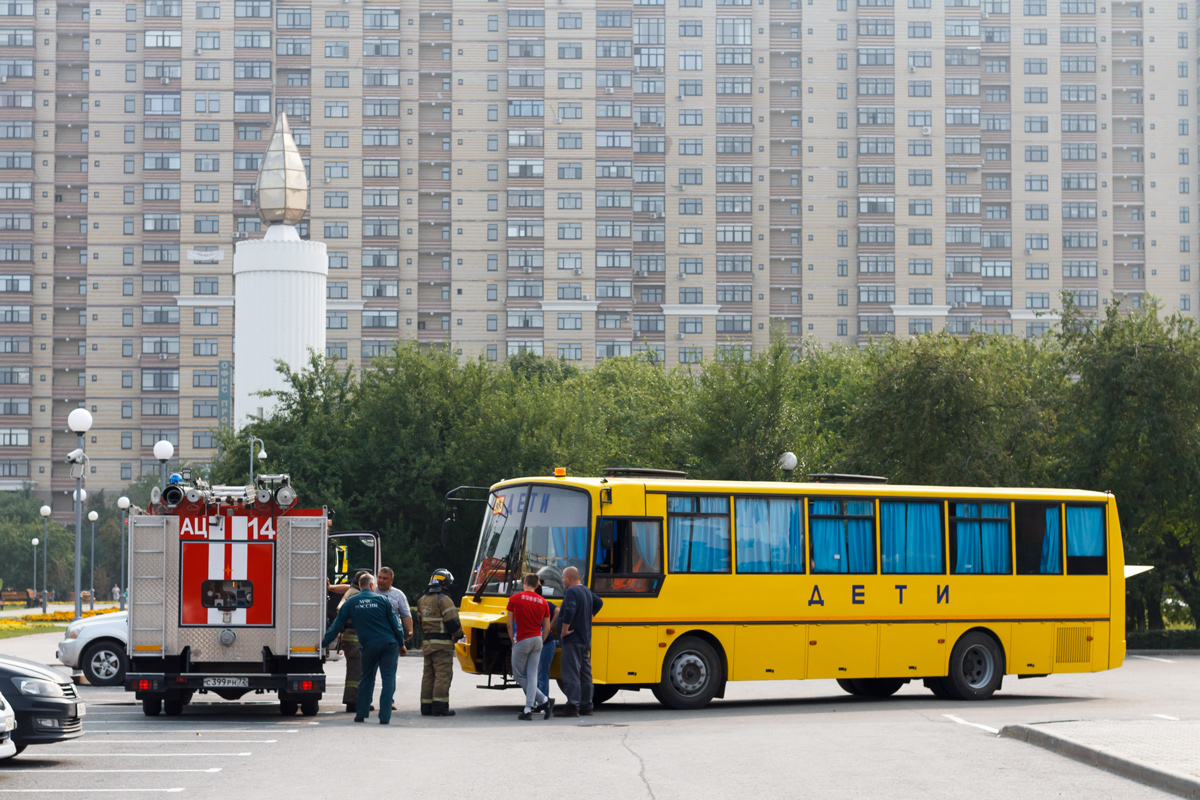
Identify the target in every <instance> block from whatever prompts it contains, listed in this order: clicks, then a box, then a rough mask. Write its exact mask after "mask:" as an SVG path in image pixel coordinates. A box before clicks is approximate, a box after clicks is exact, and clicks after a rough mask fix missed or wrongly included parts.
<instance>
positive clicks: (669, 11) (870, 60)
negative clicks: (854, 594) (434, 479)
mask: <svg viewBox="0 0 1200 800" xmlns="http://www.w3.org/2000/svg"><path fill="white" fill-rule="evenodd" d="M1196 13H1197V7H1196V6H1195V5H1194V4H1189V3H1174V2H1158V3H1153V2H1150V0H1146V1H1145V2H1141V1H1138V2H1129V1H1127V0H1117V1H1115V2H1114V1H1113V0H1020V3H1017V2H1015V0H895V2H893V0H816V1H814V0H589V2H583V1H582V0H557V1H556V2H554V3H541V2H519V3H518V2H516V1H515V0H512V1H511V2H509V3H508V4H507V5H506V4H504V3H501V2H489V1H488V0H403V1H402V2H396V1H395V0H393V1H392V2H375V0H371V2H366V1H365V0H348V1H347V0H319V1H317V0H307V1H303V2H301V1H294V0H288V1H286V2H285V1H284V0H141V1H140V2H136V3H125V2H113V1H110V0H93V2H91V3H90V4H89V3H87V2H80V1H79V0H70V1H68V0H58V2H54V0H0V81H2V82H3V83H2V84H0V136H2V138H0V262H3V263H2V264H0V270H2V272H3V273H4V274H3V277H0V289H2V290H3V292H4V297H3V299H0V342H2V343H3V348H2V353H0V359H2V360H3V364H2V365H0V383H3V384H4V389H5V391H4V392H3V393H4V394H6V395H7V397H5V398H0V411H3V428H0V430H2V431H3V432H2V433H0V481H3V482H4V483H3V484H0V485H3V486H7V487H8V488H13V487H16V486H19V485H21V484H22V483H24V482H33V483H35V484H36V485H37V488H38V490H39V491H40V492H43V493H46V492H50V493H52V494H53V497H54V505H55V508H56V509H63V510H65V509H66V508H67V506H68V505H69V490H70V489H72V488H73V482H71V481H70V479H69V477H68V474H67V470H66V465H65V464H62V463H58V462H61V456H62V455H63V454H64V453H65V452H66V451H68V450H70V449H71V448H72V447H73V446H74V439H73V438H72V436H71V435H70V434H69V433H67V429H66V416H67V413H68V412H69V411H70V410H71V409H72V408H75V407H76V406H78V405H86V406H87V407H88V408H89V409H90V410H91V411H93V413H94V416H95V419H96V424H95V426H94V427H93V429H92V431H91V432H90V433H89V437H90V438H89V440H88V441H89V454H90V456H91V458H92V461H91V466H90V472H89V475H88V477H89V479H90V481H89V485H90V486H91V487H92V488H101V487H112V488H117V487H121V486H124V485H126V484H127V483H128V482H129V481H130V480H131V479H133V478H136V477H137V476H138V475H139V474H140V473H141V472H142V471H143V470H146V469H148V468H156V467H157V462H155V461H154V460H153V456H152V454H151V448H152V446H153V444H154V443H155V442H156V441H157V440H159V439H160V438H167V439H169V440H171V441H172V442H173V443H174V444H175V445H176V446H177V452H178V453H179V454H180V455H181V456H182V457H184V458H186V459H189V460H192V461H204V460H206V459H208V458H210V457H211V454H212V452H213V450H212V447H213V439H212V436H211V434H210V430H211V429H213V428H214V427H215V426H216V425H218V424H220V423H222V422H232V420H231V419H230V416H231V412H230V411H229V402H228V399H229V396H230V389H231V387H230V384H229V381H230V380H231V370H230V365H231V363H232V361H233V349H234V342H233V336H232V333H233V320H232V313H233V300H232V293H233V284H232V274H231V273H232V262H233V249H234V247H236V245H237V243H238V242H240V241H242V240H244V239H247V238H252V237H257V236H261V235H262V234H261V231H260V224H259V222H258V218H257V216H256V214H255V203H254V195H253V183H254V177H255V171H256V170H257V168H258V160H259V158H260V156H261V153H262V151H263V150H264V148H265V146H266V143H267V140H268V139H269V137H270V130H271V124H272V120H273V117H274V115H275V114H277V113H279V112H283V113H286V114H287V115H288V116H289V119H290V121H291V124H292V128H293V131H294V133H295V138H296V141H297V143H298V144H299V145H300V147H301V151H302V153H303V155H304V158H305V161H306V164H307V165H308V167H309V172H310V183H311V187H312V194H311V209H310V213H309V216H308V218H307V220H306V221H305V222H304V223H303V224H302V226H301V233H302V235H308V236H311V237H312V238H320V239H322V240H323V241H325V242H326V244H327V247H328V255H329V268H330V269H329V277H328V286H327V296H328V309H329V310H328V316H327V320H326V326H327V342H328V344H327V350H328V352H329V353H331V354H335V355H337V356H339V357H340V358H343V359H346V360H348V361H350V362H354V363H360V364H361V363H363V362H365V361H367V360H369V359H370V357H371V356H373V355H375V354H378V353H381V352H385V351H386V350H387V349H388V348H389V347H390V346H391V344H392V343H393V342H394V341H396V340H397V339H405V338H408V339H416V340H417V341H419V342H421V343H422V344H426V345H429V346H449V347H451V348H453V349H454V350H455V352H457V353H460V354H461V355H462V356H463V357H464V358H475V357H483V358H486V359H489V360H500V359H504V358H505V357H507V356H508V355H511V354H513V353H517V352H521V351H526V350H531V351H534V352H537V353H542V354H546V355H550V356H560V357H562V358H564V359H568V360H570V361H573V362H577V363H579V364H581V365H587V364H591V363H594V362H595V361H596V360H597V359H601V358H604V357H607V356H612V355H623V354H629V353H632V352H635V351H638V350H642V349H647V350H649V351H651V352H652V353H654V354H655V355H656V356H657V357H658V358H660V359H662V360H663V361H664V362H665V363H666V364H667V365H675V364H678V363H684V364H686V363H694V362H697V361H699V360H700V359H703V358H709V357H712V356H714V355H716V354H717V353H718V352H721V351H723V350H732V351H733V352H735V353H743V352H749V351H750V349H751V348H754V347H759V346H763V345H765V344H766V343H767V342H768V340H769V338H770V336H771V335H772V333H773V332H778V333H782V334H783V335H785V336H788V337H792V338H794V339H799V338H800V337H805V336H807V337H815V338H816V339H818V340H820V341H822V342H826V343H846V344H849V343H855V342H861V341H865V340H866V339H867V338H868V337H872V336H879V335H883V334H896V335H898V336H905V335H909V334H916V333H920V332H924V331H937V330H942V329H948V330H951V331H954V332H957V333H968V332H970V331H973V330H985V331H990V332H997V333H1012V334H1014V335H1020V336H1036V335H1039V334H1040V333H1042V332H1044V331H1045V330H1046V329H1047V327H1048V326H1049V325H1051V324H1052V323H1053V321H1054V319H1055V315H1054V311H1055V309H1057V308H1059V307H1060V305H1061V301H1060V299H1059V298H1060V293H1061V292H1062V291H1064V290H1066V291H1070V292H1072V293H1073V295H1074V299H1075V302H1076V304H1078V305H1080V306H1082V307H1083V308H1084V309H1085V310H1089V311H1095V312H1099V311H1100V310H1101V309H1102V308H1103V306H1104V304H1105V303H1106V302H1111V300H1112V298H1113V297H1120V298H1124V299H1125V302H1128V303H1138V302H1142V301H1143V300H1144V298H1146V297H1147V296H1149V295H1154V296H1156V297H1158V298H1160V299H1161V301H1162V303H1163V305H1164V306H1165V308H1166V309H1167V310H1168V311H1177V310H1178V311H1182V312H1184V313H1190V314H1193V315H1194V314H1195V313H1196V312H1195V310H1194V309H1193V307H1192V304H1193V302H1195V288H1194V286H1195V284H1194V282H1193V276H1192V272H1193V262H1194V257H1193V256H1192V244H1193V241H1194V240H1196V244H1197V246H1200V230H1198V229H1197V220H1193V219H1192V214H1191V209H1192V208H1193V207H1194V206H1195V203H1194V202H1193V201H1192V194H1191V190H1192V188H1193V184H1194V183H1195V182H1196V180H1197V174H1196V170H1195V167H1194V165H1192V164H1191V159H1192V157H1193V154H1194V153H1196V144H1197V141H1196V131H1195V130H1194V129H1193V126H1194V125H1195V124H1196V120H1195V117H1194V114H1193V111H1192V108H1191V104H1192V103H1193V102H1194V101H1195V100H1198V99H1200V97H1197V92H1196V83H1197V82H1196V77H1195V76H1194V75H1192V74H1191V73H1192V71H1194V70H1196V69H1197V62H1196V56H1197V52H1198V48H1197V47H1196V41H1195V39H1196V38H1197V33H1196V29H1195V24H1194V22H1193V18H1194V17H1195V15H1196ZM1197 188H1198V190H1200V187H1197ZM239 346H241V347H243V348H245V347H253V346H254V343H253V342H241V343H239Z"/></svg>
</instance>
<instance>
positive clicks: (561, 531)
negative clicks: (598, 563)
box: [550, 526, 599, 570]
mask: <svg viewBox="0 0 1200 800" xmlns="http://www.w3.org/2000/svg"><path fill="white" fill-rule="evenodd" d="M550 538H551V540H552V541H553V542H554V552H555V553H556V554H557V555H558V558H559V560H563V559H565V560H566V563H565V564H563V565H562V566H563V567H564V568H565V567H570V566H575V567H579V568H580V570H583V569H584V568H585V566H584V565H585V564H586V563H587V540H588V529H587V528H586V527H583V526H579V527H574V526H572V527H569V528H555V527H551V528H550ZM597 547H599V545H597Z"/></svg>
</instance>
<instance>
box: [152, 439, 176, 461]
mask: <svg viewBox="0 0 1200 800" xmlns="http://www.w3.org/2000/svg"><path fill="white" fill-rule="evenodd" d="M173 455H175V445H173V444H171V443H170V442H168V441H167V440H166V439H160V440H159V441H158V442H156V443H155V444H154V457H155V458H157V459H158V460H159V461H170V460H171V456H173Z"/></svg>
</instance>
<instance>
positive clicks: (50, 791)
mask: <svg viewBox="0 0 1200 800" xmlns="http://www.w3.org/2000/svg"><path fill="white" fill-rule="evenodd" d="M182 791H183V787H182V786H178V787H175V788H173V789H92V788H90V787H89V788H88V790H87V794H96V793H98V792H143V793H145V792H163V793H166V794H172V793H174V792H182ZM0 793H2V794H64V795H65V794H78V793H79V789H0Z"/></svg>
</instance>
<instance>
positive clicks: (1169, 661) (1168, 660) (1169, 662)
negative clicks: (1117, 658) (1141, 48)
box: [1129, 656, 1175, 664]
mask: <svg viewBox="0 0 1200 800" xmlns="http://www.w3.org/2000/svg"><path fill="white" fill-rule="evenodd" d="M1129 658H1140V659H1142V660H1143V661H1158V662H1161V663H1163V664H1174V663H1175V662H1174V661H1172V660H1171V659H1169V658H1155V657H1154V656H1129Z"/></svg>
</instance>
